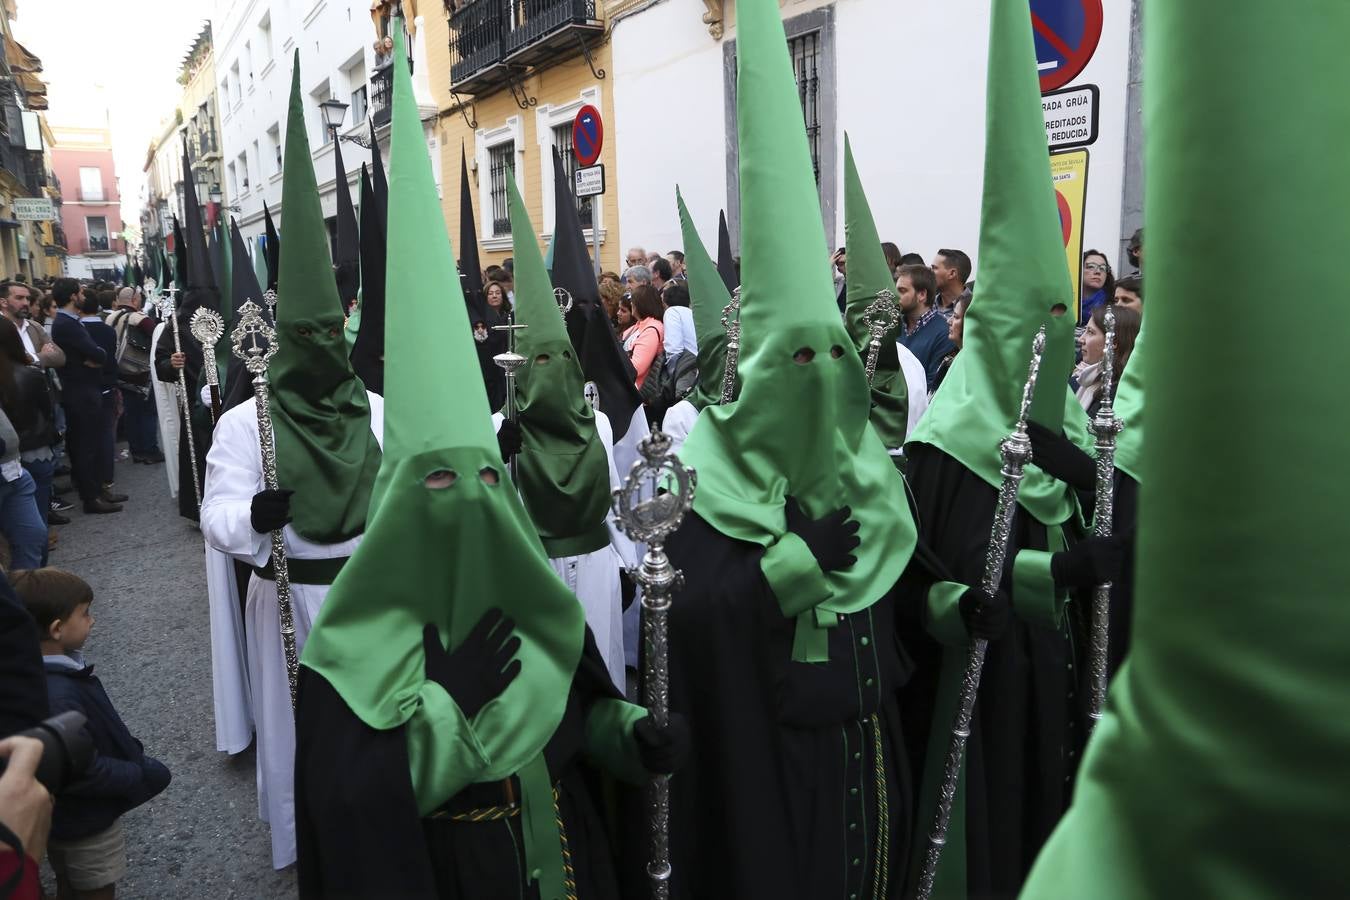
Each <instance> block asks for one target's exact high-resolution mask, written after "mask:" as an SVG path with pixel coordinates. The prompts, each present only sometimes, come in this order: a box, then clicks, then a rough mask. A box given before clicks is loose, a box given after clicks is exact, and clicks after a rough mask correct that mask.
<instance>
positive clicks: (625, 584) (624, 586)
mask: <svg viewBox="0 0 1350 900" xmlns="http://www.w3.org/2000/svg"><path fill="white" fill-rule="evenodd" d="M619 599H620V600H621V601H622V602H623V611H624V612H628V607H630V606H632V605H633V601H634V600H636V599H637V584H636V583H635V582H634V581H633V576H631V575H629V574H628V570H627V569H620V570H619Z"/></svg>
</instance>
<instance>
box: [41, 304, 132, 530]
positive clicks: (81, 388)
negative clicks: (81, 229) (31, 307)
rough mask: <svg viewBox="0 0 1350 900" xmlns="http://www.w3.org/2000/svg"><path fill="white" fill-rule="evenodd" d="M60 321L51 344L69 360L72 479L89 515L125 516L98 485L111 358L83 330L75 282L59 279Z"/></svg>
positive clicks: (65, 374)
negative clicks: (106, 372) (107, 366)
mask: <svg viewBox="0 0 1350 900" xmlns="http://www.w3.org/2000/svg"><path fill="white" fill-rule="evenodd" d="M52 295H53V296H54V297H55V298H56V305H57V310H56V315H55V317H53V319H52V340H54V341H56V345H57V346H58V347H60V348H61V350H62V352H64V353H65V354H66V364H65V365H64V366H62V367H61V371H60V374H61V386H62V391H63V394H62V398H61V403H62V405H63V406H64V407H65V410H66V446H67V448H68V449H69V452H70V464H71V465H70V468H71V475H72V477H73V479H74V481H75V488H76V490H77V491H78V492H79V494H80V500H81V501H82V502H83V504H84V511H85V512H87V513H113V512H121V511H122V507H120V506H118V505H117V504H115V503H110V502H108V501H107V500H105V499H104V498H103V496H102V495H103V486H102V484H100V482H99V466H98V442H99V423H100V422H101V421H102V419H103V387H102V380H103V374H102V369H103V364H104V363H105V362H106V361H107V353H105V352H104V350H103V349H102V348H101V347H99V346H98V344H96V343H95V342H94V339H93V338H92V337H90V335H89V332H88V330H87V329H85V327H84V326H83V325H81V324H80V311H79V303H80V301H81V300H82V299H83V297H84V291H83V289H82V288H81V287H80V283H79V282H78V281H76V280H75V279H74V278H59V279H57V281H56V285H55V286H54V287H53V288H52Z"/></svg>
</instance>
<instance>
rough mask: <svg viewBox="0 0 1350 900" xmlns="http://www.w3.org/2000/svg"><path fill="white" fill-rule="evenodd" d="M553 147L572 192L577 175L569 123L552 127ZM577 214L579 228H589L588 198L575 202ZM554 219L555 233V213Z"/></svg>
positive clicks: (554, 227)
mask: <svg viewBox="0 0 1350 900" xmlns="http://www.w3.org/2000/svg"><path fill="white" fill-rule="evenodd" d="M553 146H555V147H557V148H558V155H559V156H560V157H561V158H562V165H563V173H564V174H566V176H567V183H568V184H569V185H571V186H572V188H573V190H575V189H576V174H577V152H576V148H575V147H573V146H572V126H571V124H570V123H569V124H566V125H555V126H554V127H553ZM548 189H550V186H549V185H545V190H548ZM577 214H578V215H579V216H581V227H582V228H590V227H591V201H590V199H589V198H583V199H578V200H577ZM554 217H555V224H554V226H553V230H554V232H555V233H556V232H557V230H558V226H557V224H556V217H557V214H556V213H555V214H554Z"/></svg>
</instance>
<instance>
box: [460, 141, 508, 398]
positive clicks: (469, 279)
mask: <svg viewBox="0 0 1350 900" xmlns="http://www.w3.org/2000/svg"><path fill="white" fill-rule="evenodd" d="M459 284H460V287H462V288H463V289H464V304H465V306H467V307H468V310H469V326H470V327H471V328H472V329H473V332H474V345H473V346H474V349H475V350H477V351H478V368H479V369H480V370H481V371H482V373H483V385H484V387H486V388H487V395H488V405H489V406H490V407H491V408H492V409H501V408H502V407H503V406H504V405H505V404H506V373H505V372H503V371H502V369H501V367H500V366H498V365H497V364H496V363H495V362H493V361H492V357H494V356H496V355H497V354H498V353H505V352H506V350H507V349H508V348H509V347H510V339H509V338H508V337H507V336H506V332H504V331H493V330H492V329H493V327H494V326H496V325H505V324H507V321H508V320H507V318H506V316H503V315H501V314H499V313H498V312H496V311H495V310H493V309H492V307H490V306H488V304H487V294H486V293H485V292H484V290H483V288H484V285H483V264H482V263H481V262H480V261H479V259H478V225H477V222H476V221H475V219H474V214H473V194H472V193H471V192H470V190H469V161H468V157H467V156H466V155H465V152H464V146H463V145H462V144H461V145H460V149H459Z"/></svg>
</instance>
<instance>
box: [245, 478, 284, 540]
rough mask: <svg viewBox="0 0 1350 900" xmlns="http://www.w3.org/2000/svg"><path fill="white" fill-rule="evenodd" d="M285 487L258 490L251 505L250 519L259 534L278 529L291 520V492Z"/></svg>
mask: <svg viewBox="0 0 1350 900" xmlns="http://www.w3.org/2000/svg"><path fill="white" fill-rule="evenodd" d="M294 493H295V491H288V490H286V489H285V488H277V489H275V490H269V491H258V493H256V494H254V495H253V503H252V505H251V506H250V507H249V515H248V521H249V524H251V525H252V526H253V530H254V531H256V532H258V534H267V533H268V532H269V531H276V530H277V529H278V528H281V527H282V526H283V525H285V524H286V523H287V522H289V521H290V520H291V494H294Z"/></svg>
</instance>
